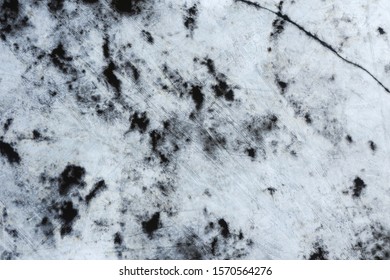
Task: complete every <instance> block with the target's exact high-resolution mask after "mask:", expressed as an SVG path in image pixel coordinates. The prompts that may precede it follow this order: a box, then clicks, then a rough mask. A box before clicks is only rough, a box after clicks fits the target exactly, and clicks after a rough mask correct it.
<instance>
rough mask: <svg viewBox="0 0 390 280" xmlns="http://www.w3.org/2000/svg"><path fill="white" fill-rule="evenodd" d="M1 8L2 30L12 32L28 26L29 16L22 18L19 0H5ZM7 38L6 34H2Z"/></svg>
mask: <svg viewBox="0 0 390 280" xmlns="http://www.w3.org/2000/svg"><path fill="white" fill-rule="evenodd" d="M2 3H3V4H2V5H1V8H0V30H1V31H2V32H4V33H11V32H12V31H13V30H15V29H18V28H20V27H23V26H26V25H27V21H28V18H27V17H25V18H23V19H20V18H19V17H20V12H21V9H20V4H19V1H18V0H4V1H2ZM2 37H3V39H4V40H5V35H3V34H2Z"/></svg>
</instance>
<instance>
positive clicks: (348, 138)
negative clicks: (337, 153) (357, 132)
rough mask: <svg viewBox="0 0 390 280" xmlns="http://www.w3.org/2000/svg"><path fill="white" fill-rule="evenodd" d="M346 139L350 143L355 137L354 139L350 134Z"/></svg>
mask: <svg viewBox="0 0 390 280" xmlns="http://www.w3.org/2000/svg"><path fill="white" fill-rule="evenodd" d="M345 140H347V142H348V143H352V142H353V139H352V137H351V135H349V134H348V135H347V136H345Z"/></svg>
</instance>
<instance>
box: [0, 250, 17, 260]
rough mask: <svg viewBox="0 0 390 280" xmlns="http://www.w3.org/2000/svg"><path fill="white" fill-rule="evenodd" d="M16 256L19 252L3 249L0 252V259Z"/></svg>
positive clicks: (13, 258)
mask: <svg viewBox="0 0 390 280" xmlns="http://www.w3.org/2000/svg"><path fill="white" fill-rule="evenodd" d="M18 257H19V253H16V252H10V251H7V250H5V251H3V252H2V253H1V256H0V260H15V259H17V258H18Z"/></svg>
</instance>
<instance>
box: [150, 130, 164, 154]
mask: <svg viewBox="0 0 390 280" xmlns="http://www.w3.org/2000/svg"><path fill="white" fill-rule="evenodd" d="M149 136H150V142H151V144H152V150H153V151H157V147H158V145H159V143H160V142H161V141H163V140H164V139H163V137H162V135H161V133H160V132H158V131H157V130H152V131H151V132H150V133H149Z"/></svg>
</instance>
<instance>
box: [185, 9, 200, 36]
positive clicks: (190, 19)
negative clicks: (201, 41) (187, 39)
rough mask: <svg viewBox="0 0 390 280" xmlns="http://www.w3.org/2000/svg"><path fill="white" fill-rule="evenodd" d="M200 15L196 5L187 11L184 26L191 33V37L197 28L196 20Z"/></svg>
mask: <svg viewBox="0 0 390 280" xmlns="http://www.w3.org/2000/svg"><path fill="white" fill-rule="evenodd" d="M197 14H198V8H197V6H196V4H194V5H193V6H192V7H191V8H189V9H188V10H187V13H186V15H185V16H184V26H185V27H186V28H187V29H188V30H189V31H190V33H191V35H192V33H193V32H194V30H195V28H196V27H197V24H196V18H197Z"/></svg>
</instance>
